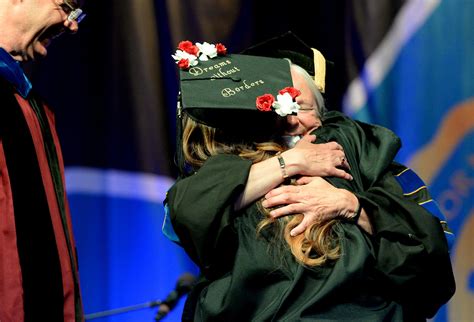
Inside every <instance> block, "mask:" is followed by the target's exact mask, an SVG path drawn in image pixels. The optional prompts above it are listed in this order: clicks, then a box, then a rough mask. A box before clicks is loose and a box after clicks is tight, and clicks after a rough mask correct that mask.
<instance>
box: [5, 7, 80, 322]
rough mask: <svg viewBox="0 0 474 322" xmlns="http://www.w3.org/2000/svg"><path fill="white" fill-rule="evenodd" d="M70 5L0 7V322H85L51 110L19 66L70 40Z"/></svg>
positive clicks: (73, 21)
mask: <svg viewBox="0 0 474 322" xmlns="http://www.w3.org/2000/svg"><path fill="white" fill-rule="evenodd" d="M84 16H85V14H84V13H83V11H82V10H81V9H80V8H79V5H78V3H77V2H75V1H70V0H68V1H65V0H22V1H17V0H0V276H1V277H0V321H2V322H10V321H15V322H17V321H20V322H22V321H41V320H44V321H82V320H83V311H82V303H81V297H80V289H79V276H78V267H77V259H76V250H75V245H74V238H73V234H72V227H71V219H70V214H69V208H68V203H67V200H66V195H65V190H64V173H63V171H64V169H63V163H62V155H61V150H60V146H59V140H58V137H57V134H56V130H55V127H54V115H53V113H52V110H51V109H50V108H49V107H48V106H47V105H46V104H45V103H44V102H43V101H42V100H41V99H40V98H39V97H38V96H37V95H36V94H35V93H34V91H33V90H32V85H31V83H30V81H29V80H28V78H27V76H26V75H25V73H24V72H23V69H22V67H21V65H20V62H25V61H31V60H34V59H35V58H37V57H43V56H46V54H47V49H46V48H47V47H48V45H49V44H50V43H51V41H52V39H54V38H56V37H57V36H59V35H61V34H62V33H64V32H65V31H69V32H71V33H75V32H77V30H78V26H79V22H80V21H81V20H82V19H83V18H84Z"/></svg>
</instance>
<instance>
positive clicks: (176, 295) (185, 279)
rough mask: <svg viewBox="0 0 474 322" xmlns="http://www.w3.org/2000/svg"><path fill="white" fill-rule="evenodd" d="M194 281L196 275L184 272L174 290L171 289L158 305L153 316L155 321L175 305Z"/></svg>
mask: <svg viewBox="0 0 474 322" xmlns="http://www.w3.org/2000/svg"><path fill="white" fill-rule="evenodd" d="M195 281H196V277H194V275H192V274H190V273H184V274H182V275H181V276H180V277H179V278H178V281H177V282H176V286H175V288H174V290H172V291H171V292H170V293H169V294H168V296H167V297H166V299H165V300H164V301H163V302H161V304H160V306H159V307H158V312H157V313H156V316H155V321H160V320H161V319H163V318H164V317H165V316H166V315H167V314H168V313H170V311H171V310H172V309H173V308H174V307H175V306H176V304H177V303H178V301H179V299H180V298H181V297H182V296H183V295H185V294H187V293H189V291H190V290H191V289H192V287H193V286H194V282H195Z"/></svg>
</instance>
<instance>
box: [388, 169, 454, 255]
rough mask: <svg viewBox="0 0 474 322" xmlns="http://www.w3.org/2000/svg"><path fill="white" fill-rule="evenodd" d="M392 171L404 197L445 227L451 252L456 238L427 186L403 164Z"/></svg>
mask: <svg viewBox="0 0 474 322" xmlns="http://www.w3.org/2000/svg"><path fill="white" fill-rule="evenodd" d="M392 171H393V174H394V176H395V179H396V180H397V181H398V183H399V184H400V186H401V188H402V190H403V195H404V196H405V197H406V198H408V199H410V200H412V201H413V202H416V203H417V204H419V205H420V206H422V207H423V208H425V209H426V210H427V211H428V212H429V213H431V214H432V215H433V216H435V217H436V218H438V220H439V222H440V224H441V226H442V227H443V231H444V235H445V237H446V241H447V243H448V249H449V250H451V248H452V246H453V244H454V242H455V236H454V234H453V233H452V231H451V230H450V229H449V227H448V222H447V220H446V217H445V216H444V214H443V213H442V212H441V209H440V208H439V206H438V203H437V202H436V201H435V200H434V199H433V198H432V197H431V195H430V192H429V191H428V187H427V186H426V184H425V183H424V182H423V180H421V178H420V177H419V176H418V175H417V174H416V173H415V172H414V171H413V170H412V169H410V168H407V167H405V166H404V165H402V164H397V163H394V165H393V169H392Z"/></svg>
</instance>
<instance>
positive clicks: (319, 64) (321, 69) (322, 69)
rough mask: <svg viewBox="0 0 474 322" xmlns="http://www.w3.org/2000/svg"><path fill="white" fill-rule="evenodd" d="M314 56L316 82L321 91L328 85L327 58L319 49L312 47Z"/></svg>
mask: <svg viewBox="0 0 474 322" xmlns="http://www.w3.org/2000/svg"><path fill="white" fill-rule="evenodd" d="M311 49H312V50H313V54H314V55H313V56H314V83H315V84H316V87H317V88H318V89H319V91H320V92H321V93H324V90H325V87H326V59H325V58H324V56H323V54H321V52H320V51H319V50H317V49H314V48H311Z"/></svg>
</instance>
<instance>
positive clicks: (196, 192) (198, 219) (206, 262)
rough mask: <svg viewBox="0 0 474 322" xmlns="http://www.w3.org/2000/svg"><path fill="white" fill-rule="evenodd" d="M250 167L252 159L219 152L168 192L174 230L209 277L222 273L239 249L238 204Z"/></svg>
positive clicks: (189, 253)
mask: <svg viewBox="0 0 474 322" xmlns="http://www.w3.org/2000/svg"><path fill="white" fill-rule="evenodd" d="M250 166H251V162H250V161H248V160H244V159H242V158H240V157H238V156H235V155H217V156H214V157H211V158H210V159H209V160H207V161H206V163H205V164H204V165H203V166H202V167H201V169H199V171H198V172H196V173H195V174H193V175H191V176H190V177H187V178H185V179H183V180H180V181H178V182H177V183H176V184H175V185H174V186H173V187H172V188H171V189H170V190H169V192H168V197H167V199H168V206H169V212H170V218H171V222H172V224H173V228H174V231H175V232H176V234H177V236H178V237H179V239H180V243H181V245H182V247H183V248H184V249H185V250H186V252H187V254H188V255H189V256H190V257H191V258H192V259H193V261H194V262H195V263H196V264H197V265H198V266H199V267H200V268H201V270H202V272H203V274H204V275H206V277H211V276H214V275H216V274H217V275H218V274H220V273H221V272H222V271H223V270H224V269H225V268H224V267H223V266H225V265H226V263H229V261H231V258H232V257H233V254H234V252H235V248H236V238H237V237H236V235H235V232H234V230H233V217H234V216H235V213H234V203H235V200H236V198H237V197H238V196H239V195H240V194H241V193H242V191H243V189H244V187H245V184H246V182H247V178H248V173H249V171H250Z"/></svg>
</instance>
